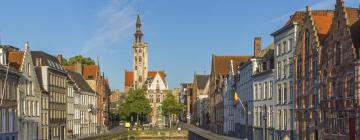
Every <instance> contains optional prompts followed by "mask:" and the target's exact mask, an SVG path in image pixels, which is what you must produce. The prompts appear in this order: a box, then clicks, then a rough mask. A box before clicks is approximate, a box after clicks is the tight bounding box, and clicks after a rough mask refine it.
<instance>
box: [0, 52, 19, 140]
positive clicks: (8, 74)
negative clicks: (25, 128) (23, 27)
mask: <svg viewBox="0 0 360 140" xmlns="http://www.w3.org/2000/svg"><path fill="white" fill-rule="evenodd" d="M14 50H15V51H17V48H14V47H12V46H8V45H1V46H0V91H1V93H0V95H1V96H0V97H1V98H0V113H1V114H0V117H1V119H0V120H1V121H0V123H1V124H0V127H1V128H0V138H1V139H18V133H19V128H18V122H17V120H18V117H19V116H18V113H17V112H18V109H17V104H18V103H17V98H18V90H17V89H18V83H19V78H20V77H21V73H19V72H18V71H17V69H16V67H14V66H13V65H9V64H10V63H9V60H8V59H9V51H14Z"/></svg>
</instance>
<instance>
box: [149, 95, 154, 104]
mask: <svg viewBox="0 0 360 140" xmlns="http://www.w3.org/2000/svg"><path fill="white" fill-rule="evenodd" d="M153 98H154V97H153V95H149V101H150V103H153V102H154V100H153Z"/></svg>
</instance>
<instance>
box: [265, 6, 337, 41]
mask: <svg viewBox="0 0 360 140" xmlns="http://www.w3.org/2000/svg"><path fill="white" fill-rule="evenodd" d="M311 14H312V15H313V16H333V15H334V10H312V11H311ZM305 15H306V11H296V12H295V13H294V14H293V15H291V16H290V19H289V20H288V21H287V22H286V23H285V25H284V26H283V27H281V28H280V29H279V30H277V31H275V32H274V33H272V34H271V35H273V36H274V35H276V34H278V33H280V32H281V31H283V30H286V29H288V28H289V27H291V25H292V24H294V23H297V24H300V25H303V24H304V19H305Z"/></svg>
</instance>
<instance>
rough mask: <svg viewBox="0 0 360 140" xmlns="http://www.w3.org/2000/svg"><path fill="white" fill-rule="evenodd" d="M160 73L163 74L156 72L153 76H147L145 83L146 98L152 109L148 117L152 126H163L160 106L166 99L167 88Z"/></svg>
mask: <svg viewBox="0 0 360 140" xmlns="http://www.w3.org/2000/svg"><path fill="white" fill-rule="evenodd" d="M161 73H162V74H164V73H163V72H156V74H155V76H153V77H152V76H149V77H148V80H147V81H146V82H145V92H146V97H147V98H148V99H149V101H150V105H151V108H152V111H151V113H150V116H149V119H150V122H151V124H152V125H164V124H165V122H164V121H165V118H164V117H163V116H162V111H161V110H160V106H161V102H162V101H163V100H164V99H165V97H166V94H167V92H168V86H167V83H166V81H165V79H164V78H163V76H161ZM150 75H152V74H150Z"/></svg>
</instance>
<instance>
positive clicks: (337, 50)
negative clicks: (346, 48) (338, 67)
mask: <svg viewBox="0 0 360 140" xmlns="http://www.w3.org/2000/svg"><path fill="white" fill-rule="evenodd" d="M335 54H336V55H335V57H336V58H335V60H336V64H340V63H341V45H340V42H339V41H337V42H336V44H335Z"/></svg>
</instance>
